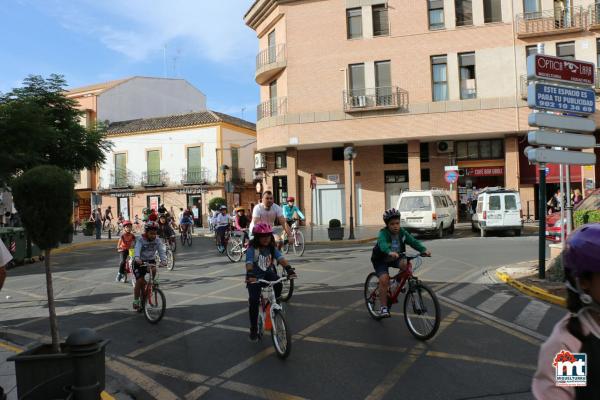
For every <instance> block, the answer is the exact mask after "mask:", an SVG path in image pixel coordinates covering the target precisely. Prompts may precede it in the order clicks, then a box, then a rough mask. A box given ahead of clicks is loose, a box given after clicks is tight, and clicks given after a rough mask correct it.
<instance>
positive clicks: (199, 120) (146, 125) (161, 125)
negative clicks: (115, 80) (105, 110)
mask: <svg viewBox="0 0 600 400" xmlns="http://www.w3.org/2000/svg"><path fill="white" fill-rule="evenodd" d="M219 122H225V123H228V124H231V125H235V126H238V127H240V128H246V129H250V130H253V131H255V130H256V124H253V123H252V122H248V121H246V120H243V119H240V118H236V117H232V116H231V115H227V114H223V113H219V112H216V111H202V112H195V113H189V114H180V115H170V116H168V117H158V118H143V119H133V120H130V121H120V122H113V123H112V124H110V125H109V126H108V129H107V133H108V135H120V134H124V133H136V132H146V131H157V130H164V129H169V128H185V127H192V126H201V125H212V124H217V123H219Z"/></svg>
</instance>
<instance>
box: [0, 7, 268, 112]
mask: <svg viewBox="0 0 600 400" xmlns="http://www.w3.org/2000/svg"><path fill="white" fill-rule="evenodd" d="M251 3H252V0H217V1H214V0H0V92H6V91H8V90H10V89H11V88H13V87H16V86H19V85H20V84H21V82H22V80H23V78H25V77H26V76H28V75H31V74H33V75H42V76H48V75H49V74H51V73H58V74H62V75H64V76H65V78H66V80H67V82H68V85H69V87H77V86H83V85H88V84H93V83H99V82H105V81H108V80H113V79H121V78H125V77H130V76H135V75H139V76H156V77H163V76H167V77H171V78H173V77H176V78H183V79H186V80H187V81H189V82H190V83H191V84H192V85H194V86H195V87H197V88H198V89H200V90H201V91H202V92H203V93H204V94H205V95H206V96H207V100H208V108H209V109H211V110H214V111H220V112H224V113H226V114H230V115H234V116H236V117H244V118H245V119H248V120H250V121H255V120H256V111H255V110H256V104H257V103H258V86H257V85H256V83H255V82H254V67H255V56H256V53H257V49H258V42H257V40H256V36H255V33H254V32H253V31H252V30H251V29H250V28H248V27H247V26H246V25H245V24H244V21H243V15H244V13H245V12H246V11H247V9H248V7H249V6H250V5H251ZM165 54H166V57H165ZM165 60H166V62H165Z"/></svg>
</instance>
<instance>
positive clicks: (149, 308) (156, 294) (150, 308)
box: [142, 287, 167, 324]
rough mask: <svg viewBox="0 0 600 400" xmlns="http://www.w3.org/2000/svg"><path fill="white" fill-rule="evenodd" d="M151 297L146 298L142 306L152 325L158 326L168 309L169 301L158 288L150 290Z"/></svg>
mask: <svg viewBox="0 0 600 400" xmlns="http://www.w3.org/2000/svg"><path fill="white" fill-rule="evenodd" d="M147 292H149V293H150V295H149V296H144V298H143V299H142V301H143V302H142V304H143V307H144V317H146V320H147V321H148V322H150V323H151V324H157V323H158V322H159V321H160V320H161V319H162V318H163V317H164V315H165V311H166V309H167V300H166V299H165V295H164V293H163V292H162V290H160V289H159V288H157V287H154V288H152V289H151V290H148V291H147Z"/></svg>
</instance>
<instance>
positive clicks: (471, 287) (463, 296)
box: [450, 283, 487, 303]
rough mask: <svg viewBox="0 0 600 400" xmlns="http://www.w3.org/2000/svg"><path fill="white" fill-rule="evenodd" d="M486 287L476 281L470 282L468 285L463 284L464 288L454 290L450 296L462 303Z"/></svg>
mask: <svg viewBox="0 0 600 400" xmlns="http://www.w3.org/2000/svg"><path fill="white" fill-rule="evenodd" d="M486 289H487V288H486V287H484V286H483V285H480V284H475V283H469V284H467V285H466V286H463V287H462V288H460V289H458V290H457V291H455V292H453V293H452V294H451V295H450V297H451V298H453V299H454V300H456V301H460V302H461V303H462V302H464V301H465V300H467V299H469V298H471V297H473V296H475V295H476V294H478V293H481V292H483V291H484V290H486Z"/></svg>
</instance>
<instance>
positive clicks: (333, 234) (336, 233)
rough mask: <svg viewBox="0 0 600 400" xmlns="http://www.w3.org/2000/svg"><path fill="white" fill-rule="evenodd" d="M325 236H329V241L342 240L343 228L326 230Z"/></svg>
mask: <svg viewBox="0 0 600 400" xmlns="http://www.w3.org/2000/svg"><path fill="white" fill-rule="evenodd" d="M327 235H329V240H343V239H344V227H339V228H327Z"/></svg>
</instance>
